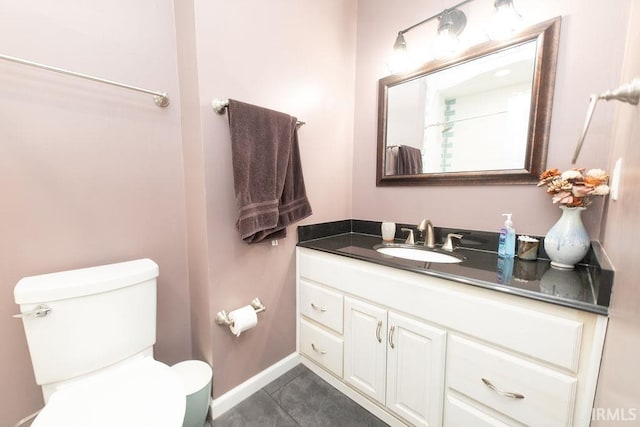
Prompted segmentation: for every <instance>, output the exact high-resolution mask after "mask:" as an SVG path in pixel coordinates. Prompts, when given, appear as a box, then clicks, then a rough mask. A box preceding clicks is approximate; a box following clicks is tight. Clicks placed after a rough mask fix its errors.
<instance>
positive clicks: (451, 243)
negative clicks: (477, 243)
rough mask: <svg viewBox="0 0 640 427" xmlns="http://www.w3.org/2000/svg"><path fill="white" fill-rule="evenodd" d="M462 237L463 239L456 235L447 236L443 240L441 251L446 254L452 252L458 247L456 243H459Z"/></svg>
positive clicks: (460, 235)
mask: <svg viewBox="0 0 640 427" xmlns="http://www.w3.org/2000/svg"><path fill="white" fill-rule="evenodd" d="M462 237H464V236H463V235H462V234H456V233H449V234H447V238H446V239H445V241H444V244H443V245H442V250H443V251H447V252H453V251H454V250H455V249H456V247H457V246H458V243H460V240H462ZM454 239H455V240H454Z"/></svg>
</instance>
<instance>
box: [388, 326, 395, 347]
mask: <svg viewBox="0 0 640 427" xmlns="http://www.w3.org/2000/svg"><path fill="white" fill-rule="evenodd" d="M395 330H396V327H395V326H392V327H391V329H389V345H390V346H391V348H396V346H395V344H393V331H395Z"/></svg>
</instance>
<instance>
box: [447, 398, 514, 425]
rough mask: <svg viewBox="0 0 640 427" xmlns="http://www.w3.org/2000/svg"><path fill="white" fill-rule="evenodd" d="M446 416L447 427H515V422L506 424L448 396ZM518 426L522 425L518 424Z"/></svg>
mask: <svg viewBox="0 0 640 427" xmlns="http://www.w3.org/2000/svg"><path fill="white" fill-rule="evenodd" d="M444 415H445V419H444V426H445V427H470V426H473V427H515V425H514V422H509V423H508V424H507V423H504V422H502V421H500V420H497V419H495V418H493V417H492V416H490V415H488V414H485V413H484V412H483V411H482V410H480V409H478V408H474V407H473V406H470V405H468V404H466V403H464V402H462V401H460V400H458V399H456V398H454V397H452V396H451V395H447V398H446V401H445V405H444ZM517 426H522V424H520V423H518V424H517Z"/></svg>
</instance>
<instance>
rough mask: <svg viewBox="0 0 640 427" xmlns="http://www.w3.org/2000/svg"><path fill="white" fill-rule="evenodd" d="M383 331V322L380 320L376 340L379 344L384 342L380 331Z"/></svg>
mask: <svg viewBox="0 0 640 427" xmlns="http://www.w3.org/2000/svg"><path fill="white" fill-rule="evenodd" d="M381 330H382V320H378V327H377V328H376V339H377V340H378V342H380V343H381V342H382V337H381V336H380V331H381Z"/></svg>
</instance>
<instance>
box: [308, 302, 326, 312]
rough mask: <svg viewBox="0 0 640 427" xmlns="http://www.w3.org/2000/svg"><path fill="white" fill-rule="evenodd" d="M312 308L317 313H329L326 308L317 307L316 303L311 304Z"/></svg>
mask: <svg viewBox="0 0 640 427" xmlns="http://www.w3.org/2000/svg"><path fill="white" fill-rule="evenodd" d="M311 308H313V309H314V310H315V311H320V312H322V313H324V312H325V311H327V309H326V308H324V307H318V306H317V305H315V304H314V303H311Z"/></svg>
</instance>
